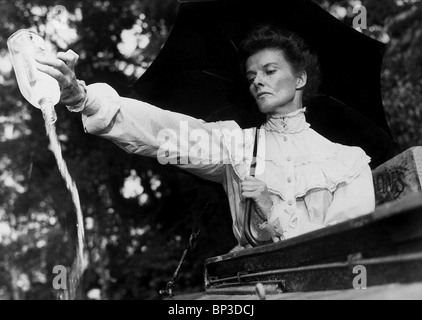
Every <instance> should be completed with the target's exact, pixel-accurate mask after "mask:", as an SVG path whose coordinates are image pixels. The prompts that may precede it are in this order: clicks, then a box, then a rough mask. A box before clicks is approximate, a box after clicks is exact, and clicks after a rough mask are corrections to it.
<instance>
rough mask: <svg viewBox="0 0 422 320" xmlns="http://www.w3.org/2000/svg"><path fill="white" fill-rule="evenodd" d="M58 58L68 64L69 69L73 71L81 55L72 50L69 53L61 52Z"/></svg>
mask: <svg viewBox="0 0 422 320" xmlns="http://www.w3.org/2000/svg"><path fill="white" fill-rule="evenodd" d="M57 58H58V59H60V60H62V61H63V62H64V63H66V65H67V66H68V67H69V69H72V70H73V69H74V68H75V66H76V63H77V62H78V60H79V55H78V54H77V53H76V52H74V51H72V50H68V51H67V52H59V53H58V54H57Z"/></svg>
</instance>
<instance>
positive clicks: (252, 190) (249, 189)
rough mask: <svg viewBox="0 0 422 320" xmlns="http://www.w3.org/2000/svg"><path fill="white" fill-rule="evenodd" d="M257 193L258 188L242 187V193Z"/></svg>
mask: <svg viewBox="0 0 422 320" xmlns="http://www.w3.org/2000/svg"><path fill="white" fill-rule="evenodd" d="M256 191H257V188H255V187H253V186H245V187H242V192H256Z"/></svg>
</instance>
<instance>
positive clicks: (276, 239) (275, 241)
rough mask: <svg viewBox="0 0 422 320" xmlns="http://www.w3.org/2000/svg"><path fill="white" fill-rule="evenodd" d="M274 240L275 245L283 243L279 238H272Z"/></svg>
mask: <svg viewBox="0 0 422 320" xmlns="http://www.w3.org/2000/svg"><path fill="white" fill-rule="evenodd" d="M272 239H273V242H274V243H277V242H280V241H281V240H280V238H279V237H272Z"/></svg>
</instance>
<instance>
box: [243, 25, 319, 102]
mask: <svg viewBox="0 0 422 320" xmlns="http://www.w3.org/2000/svg"><path fill="white" fill-rule="evenodd" d="M240 49H241V56H242V70H245V65H246V61H247V59H248V58H249V57H251V56H252V55H254V54H256V53H258V52H259V51H261V50H264V49H279V50H282V51H283V53H284V57H285V58H286V60H287V62H288V63H289V64H290V66H291V67H292V69H293V71H294V72H295V74H296V75H299V74H300V73H302V72H304V71H305V72H306V73H307V75H308V81H307V84H306V86H305V88H304V100H305V101H306V102H307V101H308V100H309V98H310V97H311V96H312V95H315V94H316V93H317V92H318V89H319V86H320V67H319V61H318V56H317V55H316V54H315V53H314V52H312V51H311V49H310V48H309V47H308V45H307V44H306V43H305V41H304V40H303V39H302V38H301V37H300V36H299V35H297V34H295V33H293V32H290V31H287V30H283V29H280V28H278V27H275V26H271V25H262V26H259V27H256V28H255V29H253V30H252V32H250V33H249V34H248V36H247V37H246V38H245V39H244V40H243V41H242V43H241V45H240Z"/></svg>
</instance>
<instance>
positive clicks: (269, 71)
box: [267, 70, 277, 74]
mask: <svg viewBox="0 0 422 320" xmlns="http://www.w3.org/2000/svg"><path fill="white" fill-rule="evenodd" d="M276 72H277V70H267V74H274V73H276Z"/></svg>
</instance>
